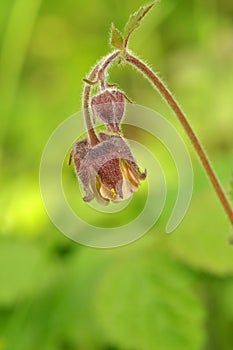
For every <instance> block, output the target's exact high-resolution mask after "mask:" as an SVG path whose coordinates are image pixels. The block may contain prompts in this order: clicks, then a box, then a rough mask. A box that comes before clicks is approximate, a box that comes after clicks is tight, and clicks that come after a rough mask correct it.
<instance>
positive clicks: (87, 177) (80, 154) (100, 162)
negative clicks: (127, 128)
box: [70, 133, 146, 205]
mask: <svg viewBox="0 0 233 350" xmlns="http://www.w3.org/2000/svg"><path fill="white" fill-rule="evenodd" d="M99 137H100V142H99V143H98V144H97V145H95V146H90V144H89V142H88V141H87V139H85V140H83V141H79V142H78V143H76V145H75V146H74V148H73V150H72V151H71V155H70V160H71V159H72V158H73V160H74V166H75V170H76V173H77V176H78V178H79V179H80V180H81V183H82V185H83V188H84V190H85V197H84V198H83V200H84V201H85V202H90V201H91V200H92V199H93V198H96V200H97V201H98V202H99V203H100V204H103V205H107V204H109V202H110V201H112V202H119V201H122V200H124V199H127V198H129V197H130V196H131V195H132V194H133V193H134V192H137V190H138V186H139V185H140V181H141V180H144V179H145V178H146V171H145V172H143V173H142V172H141V171H140V170H139V167H138V165H137V164H136V162H135V159H134V157H133V155H132V153H131V151H130V149H129V146H128V145H127V144H126V142H125V141H124V140H123V138H122V137H120V136H118V135H112V136H110V135H107V134H104V133H100V134H99Z"/></svg>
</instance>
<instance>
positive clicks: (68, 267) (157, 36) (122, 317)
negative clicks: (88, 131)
mask: <svg viewBox="0 0 233 350" xmlns="http://www.w3.org/2000/svg"><path fill="white" fill-rule="evenodd" d="M146 3H147V2H145V1H139V0H134V1H133V0H125V1H117V0H90V1H88V2H85V1H79V0H78V1H72V0H66V1H54V0H47V1H41V0H9V1H1V4H0V42H1V53H0V59H1V61H0V77H1V78H0V79H1V91H0V94H1V102H0V110H1V114H0V116H1V117H0V118H1V122H0V142H1V153H0V158H1V159H0V161H1V173H0V183H1V196H0V223H1V226H0V350H21V349H22V350H31V349H36V350H53V349H54V350H74V349H81V350H89V349H90V350H92V349H97V350H98V349H101V350H118V349H121V350H147V349H148V350H151V349H158V350H170V349H173V350H176V349H177V350H183V349H191V350H192V349H193V350H198V349H208V350H227V349H229V350H230V349H232V348H233V247H232V246H230V245H228V244H227V238H228V235H229V228H230V225H229V222H228V220H227V218H226V215H225V213H224V211H223V209H222V207H221V205H220V203H219V200H218V199H217V197H216V195H215V193H214V191H213V189H212V188H211V186H210V184H209V183H208V181H207V179H206V176H205V174H204V173H203V170H202V168H201V166H200V164H199V162H198V161H197V159H196V156H195V154H194V152H193V151H192V148H191V147H190V145H189V142H188V140H187V138H186V137H185V135H184V133H183V131H182V129H181V128H180V126H179V123H178V122H177V121H176V119H175V117H174V116H173V115H172V113H171V111H170V110H169V109H168V107H167V106H166V105H165V104H164V102H163V101H162V100H161V98H160V97H159V96H158V94H156V93H155V92H154V91H153V90H152V89H151V86H150V85H149V84H148V82H147V81H146V80H144V79H143V78H142V77H141V76H140V75H139V74H138V73H136V72H135V71H133V70H132V69H131V68H128V67H123V68H122V69H119V68H118V67H116V68H114V69H113V70H112V72H111V80H112V81H114V82H117V83H119V86H121V88H122V89H124V90H125V91H126V92H127V95H128V96H129V97H130V98H132V99H133V100H134V101H136V102H137V103H138V104H142V105H145V106H148V107H151V108H153V109H155V110H157V111H158V112H160V113H161V114H162V115H164V116H166V117H167V118H168V120H169V121H171V122H172V123H173V125H175V126H176V127H177V128H178V130H179V131H180V133H181V135H184V140H185V141H186V143H187V145H188V147H189V149H190V154H191V157H192V160H193V166H194V174H195V179H194V180H195V184H194V193H193V199H192V203H191V206H190V208H189V211H188V214H187V215H186V217H185V219H184V220H183V222H182V224H181V225H180V226H179V228H178V229H177V230H176V231H175V232H174V233H173V234H172V235H170V236H167V235H165V234H164V228H165V225H166V222H167V220H168V217H169V214H170V212H171V208H172V204H174V198H175V193H176V190H177V183H176V182H177V180H176V178H175V179H174V176H175V175H174V174H175V171H174V169H173V170H172V169H171V171H170V170H169V167H168V166H167V169H166V161H165V155H164V158H163V154H162V155H161V161H162V162H163V159H164V166H165V169H166V175H167V177H168V180H167V182H168V201H167V203H166V207H165V210H164V212H163V214H162V216H161V218H160V220H159V222H158V223H157V224H156V225H155V227H154V228H153V229H151V230H150V232H149V233H148V234H147V235H145V236H144V237H143V238H142V239H140V240H138V241H137V242H135V243H133V244H131V245H129V246H126V247H123V248H118V249H112V250H97V249H91V248H87V247H82V246H80V245H78V244H76V243H74V242H72V241H70V240H69V239H68V238H66V237H65V236H63V235H62V234H61V233H60V232H59V231H58V230H56V228H55V227H54V226H53V224H52V223H51V222H50V221H49V219H48V217H47V215H46V212H45V210H44V207H43V205H42V201H41V197H40V190H39V181H38V172H39V164H40V157H41V154H42V151H43V148H44V146H45V144H46V142H47V140H48V138H49V136H50V134H51V133H52V132H53V130H54V129H55V127H56V126H57V125H58V124H59V123H60V122H62V121H63V120H65V119H66V118H67V117H68V116H70V115H71V114H73V113H74V112H76V111H77V110H80V108H81V93H82V87H83V86H82V82H81V79H82V78H83V77H85V76H86V74H87V72H88V71H89V69H90V67H91V66H93V64H94V63H95V62H96V61H97V60H98V59H99V57H101V56H103V55H104V54H106V53H108V51H109V46H108V39H109V38H108V36H109V28H110V25H111V23H112V21H114V22H115V24H116V26H117V27H118V28H119V29H122V28H123V26H124V24H125V22H126V20H127V19H128V16H129V14H130V13H132V12H133V11H135V10H137V9H138V8H139V7H140V6H141V5H144V4H146ZM232 17H233V2H232V1H229V0H206V1H201V0H190V1H186V0H176V1H175V0H163V1H162V2H161V3H160V4H159V5H156V6H155V8H154V9H153V11H152V12H151V13H150V14H149V15H148V16H147V18H146V19H145V21H144V23H143V25H142V27H141V28H140V30H139V31H137V32H136V33H135V34H134V36H133V38H132V41H131V44H130V47H131V48H132V50H134V51H135V52H136V53H137V54H138V55H139V56H140V57H142V58H144V59H145V60H146V61H147V62H149V63H150V64H151V66H153V68H154V69H155V71H157V72H159V73H160V76H161V77H162V78H163V79H164V81H165V82H166V83H167V85H168V86H169V88H170V89H171V90H172V91H173V92H174V93H175V96H176V97H177V99H178V100H179V101H180V103H181V105H182V107H183V109H184V110H185V111H186V113H187V115H188V117H189V120H190V121H191V123H192V125H193V126H194V129H195V130H196V132H197V134H198V135H199V137H200V139H201V140H202V141H203V144H204V147H205V149H206V151H207V152H208V154H209V157H210V158H211V160H212V164H213V166H214V167H215V169H216V172H217V174H218V176H219V178H220V179H221V182H222V183H223V185H224V187H225V189H226V190H227V191H228V190H229V181H230V177H231V174H232V171H233V113H232V112H233V107H232V91H233V79H232V77H233V40H232V38H233V25H232ZM146 140H147V142H148V138H146ZM146 140H145V141H146ZM151 147H152V148H153V151H154V153H155V154H156V152H157V150H158V152H160V151H161V147H160V146H159V145H158V143H156V142H151ZM169 171H170V172H169ZM67 174H70V178H69V180H67V181H69V182H68V183H69V184H70V186H74V185H73V184H74V183H75V178H74V176H73V173H72V171H71V170H70V169H68V170H67ZM173 175H174V176H173ZM67 176H69V175H67ZM141 193H143V190H142V192H141ZM137 196H138V198H139V199H140V193H139V194H137ZM73 201H75V199H74V198H73ZM155 205H156V203H155ZM97 219H98V220H99V224H100V225H101V224H104V223H103V217H102V216H101V215H100V216H98V218H97Z"/></svg>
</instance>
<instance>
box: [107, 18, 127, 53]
mask: <svg viewBox="0 0 233 350" xmlns="http://www.w3.org/2000/svg"><path fill="white" fill-rule="evenodd" d="M110 43H111V45H112V46H113V47H115V48H116V49H119V50H123V48H124V39H123V36H122V34H121V32H120V31H119V30H118V29H117V28H116V27H115V25H114V23H112V29H111V41H110Z"/></svg>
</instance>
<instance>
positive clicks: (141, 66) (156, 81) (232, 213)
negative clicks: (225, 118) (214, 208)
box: [125, 52, 233, 225]
mask: <svg viewBox="0 0 233 350" xmlns="http://www.w3.org/2000/svg"><path fill="white" fill-rule="evenodd" d="M125 59H126V61H127V62H129V63H130V64H131V65H133V66H134V67H136V68H137V69H138V70H139V71H140V72H141V73H142V74H143V75H145V76H146V77H147V78H148V80H149V81H150V82H152V84H153V85H154V86H155V87H156V88H157V90H158V91H159V93H160V94H161V95H162V97H164V99H165V100H166V102H167V103H168V104H169V106H170V107H171V109H172V110H173V112H174V113H175V115H176V116H177V118H178V119H179V121H180V123H181V124H182V126H183V127H184V129H185V131H186V133H187V135H188V136H189V138H190V141H191V143H192V144H193V146H194V148H195V150H196V152H197V154H198V156H199V158H200V161H201V163H202V165H203V167H204V169H205V171H206V174H207V176H208V178H209V180H210V181H211V183H212V185H213V187H214V189H215V191H216V193H217V195H218V197H219V199H220V201H221V203H222V205H223V207H224V209H225V212H226V214H227V216H228V217H229V219H230V222H231V224H232V225H233V210H232V207H231V205H230V202H229V201H228V199H227V197H226V195H225V193H224V191H223V189H222V186H221V184H220V182H219V180H218V178H217V176H216V174H215V172H214V170H213V168H212V166H211V164H210V162H209V160H208V158H207V156H206V154H205V151H204V150H203V148H202V146H201V144H200V142H199V140H198V138H197V136H196V135H195V133H194V131H193V129H192V127H191V125H190V124H189V122H188V120H187V118H186V116H185V115H184V113H183V111H182V109H181V108H180V106H179V104H178V103H177V102H176V100H175V99H174V97H173V96H172V94H171V93H170V91H169V90H168V89H167V88H166V86H165V85H164V83H163V82H162V81H161V80H160V78H159V77H158V76H157V75H156V74H155V73H154V72H153V71H152V70H151V69H150V68H149V67H148V66H147V65H146V64H145V63H143V62H142V61H141V60H139V59H138V58H137V57H135V56H133V55H132V54H130V53H129V52H126V53H125Z"/></svg>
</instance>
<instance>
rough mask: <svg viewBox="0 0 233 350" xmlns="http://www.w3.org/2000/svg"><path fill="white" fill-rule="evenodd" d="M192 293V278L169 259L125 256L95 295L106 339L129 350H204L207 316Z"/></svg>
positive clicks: (163, 257) (104, 274) (162, 256)
mask: <svg viewBox="0 0 233 350" xmlns="http://www.w3.org/2000/svg"><path fill="white" fill-rule="evenodd" d="M161 266H164V268H163V269H162V270H161V268H160V267H161ZM174 276H176V277H175V278H174ZM193 287H194V285H193V279H192V274H191V273H190V272H189V271H187V270H186V269H185V268H184V267H183V266H181V265H180V264H178V263H177V262H176V261H174V260H172V259H170V257H169V256H167V255H164V254H161V253H158V254H156V255H154V254H152V252H151V251H150V252H149V254H146V255H142V256H137V255H136V256H134V255H132V254H129V256H124V257H123V259H122V260H121V261H119V260H118V261H116V262H115V264H113V265H112V266H111V268H107V269H106V270H105V272H104V273H103V277H102V279H101V283H99V287H98V288H97V292H96V295H95V298H96V299H97V300H98V303H97V305H96V309H97V317H98V320H99V324H100V326H101V328H103V330H104V334H105V336H106V339H107V340H108V341H109V343H110V344H116V345H117V347H119V348H124V349H145V350H147V349H148V350H149V349H161V350H166V349H171V348H172V349H174V350H175V349H177V350H182V349H201V348H202V347H203V344H204V332H203V322H204V310H203V306H202V303H201V301H200V299H199V298H198V296H197V294H196V293H195V289H194V288H193ZM179 305H182V312H181V309H180V308H179ZM168 334H169V336H167V335H168Z"/></svg>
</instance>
